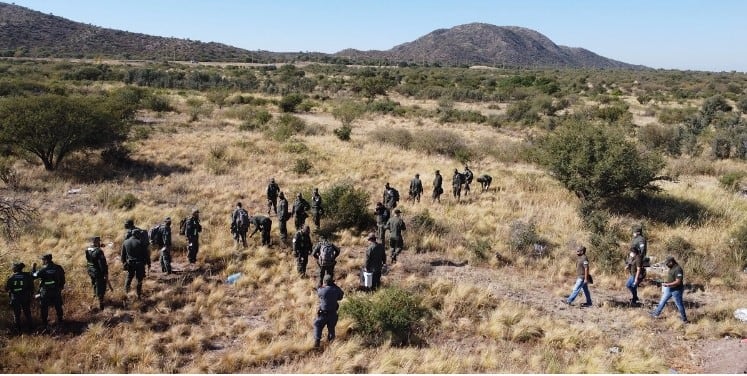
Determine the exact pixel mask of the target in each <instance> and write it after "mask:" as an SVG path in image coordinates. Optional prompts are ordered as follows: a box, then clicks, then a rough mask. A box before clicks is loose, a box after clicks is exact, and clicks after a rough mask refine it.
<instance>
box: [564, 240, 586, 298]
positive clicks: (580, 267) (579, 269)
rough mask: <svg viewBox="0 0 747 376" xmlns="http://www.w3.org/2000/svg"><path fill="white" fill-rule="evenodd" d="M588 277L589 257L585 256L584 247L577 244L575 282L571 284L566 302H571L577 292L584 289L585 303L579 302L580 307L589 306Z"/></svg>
mask: <svg viewBox="0 0 747 376" xmlns="http://www.w3.org/2000/svg"><path fill="white" fill-rule="evenodd" d="M590 277H591V275H590V274H589V258H588V257H587V256H586V247H584V246H579V247H578V248H576V284H575V285H574V286H573V291H571V295H569V296H568V299H566V300H565V303H566V304H568V305H570V304H572V303H573V301H574V300H575V299H576V297H577V296H578V294H579V292H580V291H581V290H584V296H585V297H586V303H583V304H581V307H591V293H590V292H589V280H590Z"/></svg>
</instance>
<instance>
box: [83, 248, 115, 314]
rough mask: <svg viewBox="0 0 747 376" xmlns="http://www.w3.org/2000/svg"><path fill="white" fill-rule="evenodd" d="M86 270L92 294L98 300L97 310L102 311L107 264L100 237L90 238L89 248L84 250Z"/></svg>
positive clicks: (107, 275) (106, 279)
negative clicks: (91, 286) (89, 278)
mask: <svg viewBox="0 0 747 376" xmlns="http://www.w3.org/2000/svg"><path fill="white" fill-rule="evenodd" d="M86 268H87V269H88V276H89V277H91V284H92V285H93V293H94V295H95V296H96V297H97V298H98V300H99V309H104V295H105V294H106V284H107V281H108V280H109V264H107V262H106V255H105V254H104V251H103V250H102V249H101V237H99V236H94V237H92V238H91V246H90V247H88V248H86Z"/></svg>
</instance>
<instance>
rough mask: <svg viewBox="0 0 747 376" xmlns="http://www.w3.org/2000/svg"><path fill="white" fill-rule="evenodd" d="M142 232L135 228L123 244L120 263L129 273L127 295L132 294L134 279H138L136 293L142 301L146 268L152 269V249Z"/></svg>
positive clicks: (126, 287)
mask: <svg viewBox="0 0 747 376" xmlns="http://www.w3.org/2000/svg"><path fill="white" fill-rule="evenodd" d="M139 231H143V230H140V229H138V228H134V229H133V230H132V231H131V232H130V233H129V236H128V237H127V238H126V239H125V241H124V242H123V243H122V252H121V254H120V257H119V259H120V261H121V262H122V265H124V269H125V270H126V271H127V278H126V279H125V294H127V293H129V292H130V286H131V285H132V279H133V278H135V279H137V284H136V289H135V290H136V292H137V298H138V299H140V298H141V297H142V294H143V279H144V278H145V272H146V267H147V269H150V247H149V246H148V243H144V242H143V241H142V238H141V237H140V234H139V233H138V232H139Z"/></svg>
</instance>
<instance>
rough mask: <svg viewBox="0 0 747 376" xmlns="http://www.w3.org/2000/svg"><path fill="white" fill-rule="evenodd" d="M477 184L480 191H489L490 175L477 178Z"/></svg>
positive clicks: (491, 180) (491, 179)
mask: <svg viewBox="0 0 747 376" xmlns="http://www.w3.org/2000/svg"><path fill="white" fill-rule="evenodd" d="M477 182H478V183H480V185H481V186H482V191H483V192H487V191H488V189H490V184H491V183H492V182H493V178H492V177H491V176H490V175H488V174H485V175H481V176H480V177H478V178H477Z"/></svg>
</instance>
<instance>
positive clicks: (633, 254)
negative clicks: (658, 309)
mask: <svg viewBox="0 0 747 376" xmlns="http://www.w3.org/2000/svg"><path fill="white" fill-rule="evenodd" d="M625 269H626V271H627V272H628V281H627V282H626V283H625V287H627V288H628V290H630V294H631V299H630V305H632V306H636V305H638V303H639V302H638V285H639V284H640V283H641V280H642V279H643V273H642V272H641V271H642V270H643V260H641V251H640V250H639V249H638V248H637V247H633V248H631V249H630V254H628V259H627V261H625Z"/></svg>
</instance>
